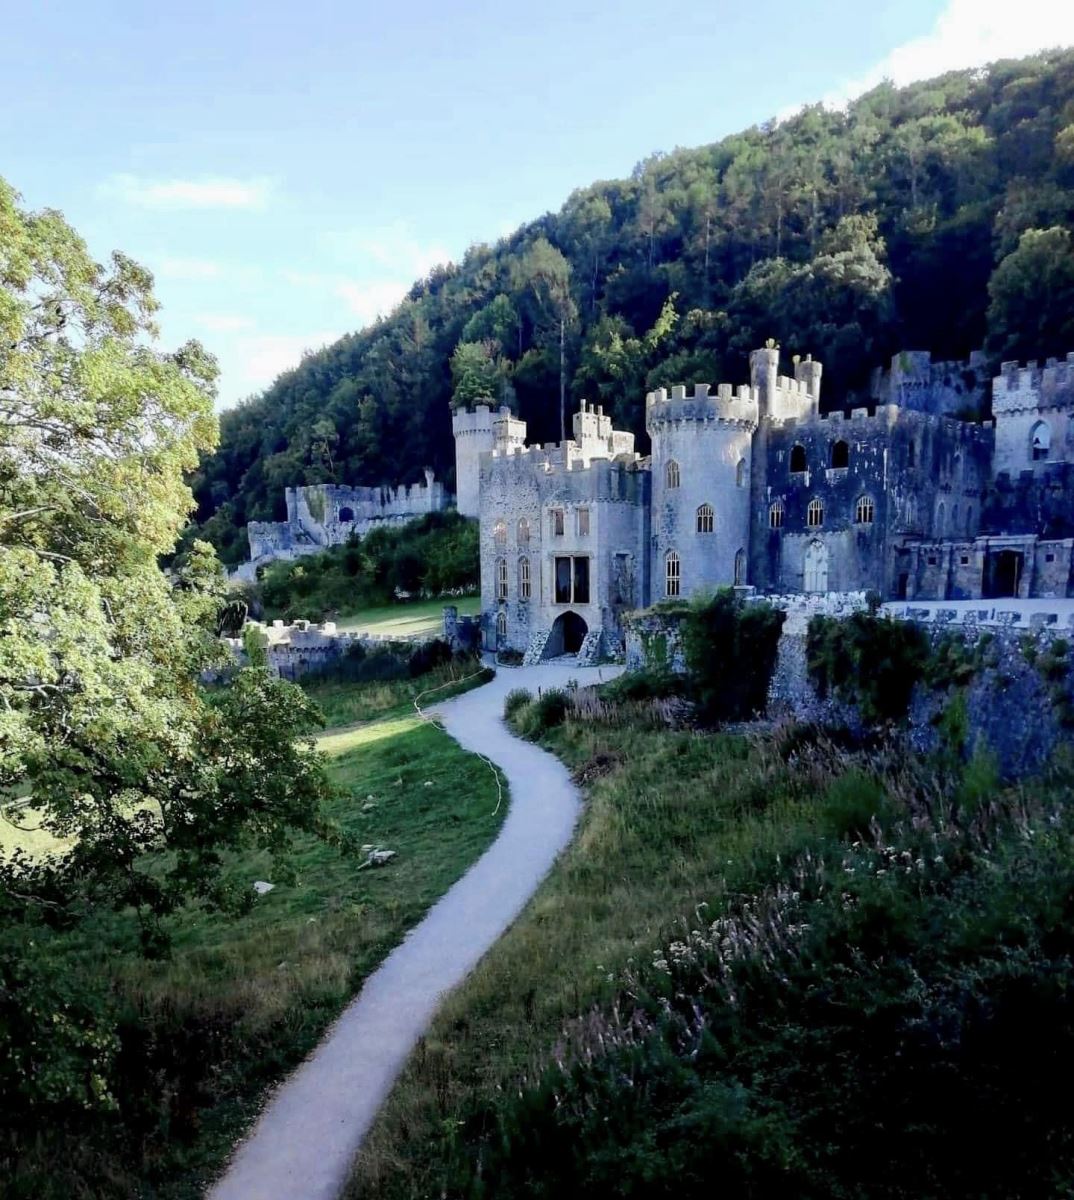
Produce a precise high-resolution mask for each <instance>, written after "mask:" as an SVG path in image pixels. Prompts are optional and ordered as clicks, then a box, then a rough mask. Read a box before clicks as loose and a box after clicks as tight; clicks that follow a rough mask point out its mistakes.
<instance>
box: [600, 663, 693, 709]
mask: <svg viewBox="0 0 1074 1200" xmlns="http://www.w3.org/2000/svg"><path fill="white" fill-rule="evenodd" d="M685 690H686V680H685V679H684V678H683V677H682V676H681V675H676V674H674V673H673V672H671V671H659V670H644V671H628V672H627V673H626V674H625V675H620V676H619V677H618V679H613V680H612V681H611V683H607V684H605V685H604V687H603V688H602V689H601V695H602V696H603V698H604V699H605V700H609V701H611V702H612V703H613V704H614V703H621V702H629V701H636V700H664V699H666V698H667V697H668V696H681V695H682V694H683V692H684V691H685Z"/></svg>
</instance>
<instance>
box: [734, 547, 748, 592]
mask: <svg viewBox="0 0 1074 1200" xmlns="http://www.w3.org/2000/svg"><path fill="white" fill-rule="evenodd" d="M745 582H746V551H745V550H738V551H736V552H735V586H736V587H742V586H743V585H744V584H745Z"/></svg>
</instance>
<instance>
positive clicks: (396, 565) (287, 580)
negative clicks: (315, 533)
mask: <svg viewBox="0 0 1074 1200" xmlns="http://www.w3.org/2000/svg"><path fill="white" fill-rule="evenodd" d="M477 538H478V530H477V522H476V521H471V520H468V519H467V518H465V517H460V516H459V515H458V514H457V513H451V512H448V513H428V514H426V515H425V516H423V517H419V518H418V519H417V520H415V521H411V522H409V523H408V524H406V525H403V526H400V527H398V528H385V529H375V530H373V531H372V532H371V533H369V534H367V535H366V536H365V537H364V538H363V539H362V540H361V541H357V542H348V543H347V544H346V545H343V546H332V547H329V548H328V549H327V550H324V551H322V552H321V553H320V554H309V555H306V556H304V557H303V558H301V559H299V560H298V561H297V562H276V563H272V564H270V565H269V566H268V567H267V568H266V569H265V571H264V574H263V575H262V578H261V580H260V584H259V587H258V589H257V593H258V597H259V599H260V602H261V604H262V606H263V608H264V611H265V615H266V617H268V618H270V619H271V618H276V617H282V618H283V619H284V620H294V619H295V618H302V619H309V620H320V619H323V618H324V617H326V616H329V615H334V614H338V613H353V612H357V611H360V610H361V609H363V608H368V607H370V606H373V605H380V604H388V603H390V602H391V601H392V600H393V599H394V598H395V595H396V593H397V592H408V593H411V594H422V595H427V596H436V595H442V594H444V593H449V592H456V591H476V590H477V587H478V583H479V578H478V577H479V563H480V559H479V553H478V542H477Z"/></svg>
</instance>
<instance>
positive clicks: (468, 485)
mask: <svg viewBox="0 0 1074 1200" xmlns="http://www.w3.org/2000/svg"><path fill="white" fill-rule="evenodd" d="M451 428H452V432H453V433H454V434H455V490H456V493H457V501H456V503H457V505H458V509H459V512H460V513H461V514H462V515H463V516H464V517H477V516H479V515H480V513H481V503H480V497H479V487H478V484H479V478H480V471H481V455H482V454H487V453H488V452H489V451H491V450H498V451H500V452H501V453H503V454H506V453H507V452H508V451H510V450H512V449H513V448H514V447H516V446H519V447H521V446H525V444H526V422H525V421H520V420H518V418H517V417H513V416H512V415H511V410H510V409H509V408H506V407H504V408H501V409H499V410H498V411H497V412H493V411H492V408H491V406H490V405H488V404H478V405H475V407H474V408H473V410H470V409H465V408H460V409H457V410H456V412H455V414H454V415H453V416H452V418H451Z"/></svg>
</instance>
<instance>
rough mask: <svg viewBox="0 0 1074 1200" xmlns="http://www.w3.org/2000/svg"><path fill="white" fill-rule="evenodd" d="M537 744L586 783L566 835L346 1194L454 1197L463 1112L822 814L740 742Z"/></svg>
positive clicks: (648, 739)
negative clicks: (571, 835) (450, 1185)
mask: <svg viewBox="0 0 1074 1200" xmlns="http://www.w3.org/2000/svg"><path fill="white" fill-rule="evenodd" d="M543 744H544V745H545V746H546V747H547V748H549V749H551V750H553V752H555V753H556V754H558V755H559V756H560V757H562V758H563V759H564V760H565V761H566V762H567V763H568V765H570V766H571V767H572V768H573V769H574V770H575V773H576V777H577V778H579V779H580V780H581V781H582V782H583V784H584V785H585V790H586V794H587V800H588V803H587V805H586V810H585V814H584V816H583V819H582V824H581V827H580V830H579V832H578V835H577V837H576V838H575V840H574V842H573V843H572V845H571V847H570V849H569V850H568V851H567V852H566V853H565V854H564V855H563V856H562V857H561V859H560V860H559V862H558V863H557V865H556V866H555V867H554V868H553V871H552V873H551V874H550V876H549V877H548V879H547V880H546V882H545V883H544V884H543V885H542V887H541V889H540V890H539V891H538V893H537V895H536V896H535V897H534V899H533V900H532V901H531V903H530V904H529V905H528V906H527V908H526V909H525V911H524V913H523V915H522V916H521V918H520V919H519V920H518V921H516V922H515V924H514V925H513V926H512V928H511V929H510V930H509V931H508V933H507V934H506V935H505V936H504V937H503V938H502V939H501V940H500V941H499V942H498V943H497V944H496V946H495V947H494V948H493V949H492V950H491V951H490V952H489V954H487V955H486V957H485V958H484V959H483V961H482V962H481V964H480V965H479V967H478V969H477V970H476V971H475V973H474V974H473V975H472V976H471V977H470V979H469V980H468V981H467V982H466V983H465V984H464V985H463V986H462V987H461V988H460V989H459V990H458V991H456V992H454V993H453V994H452V995H451V996H449V997H448V999H447V1001H446V1002H445V1004H444V1007H443V1008H442V1009H441V1011H440V1013H439V1014H438V1016H437V1017H436V1019H435V1021H434V1023H433V1025H432V1027H431V1029H430V1031H429V1034H428V1036H427V1037H426V1038H425V1039H424V1041H423V1043H422V1044H421V1046H420V1047H419V1049H418V1051H417V1052H416V1053H415V1055H414V1056H413V1057H412V1059H411V1061H410V1063H409V1064H408V1066H407V1068H406V1070H405V1072H404V1074H403V1076H402V1077H401V1079H400V1082H399V1083H398V1084H397V1085H396V1088H395V1090H394V1092H393V1093H392V1095H391V1097H390V1098H389V1101H388V1103H387V1105H386V1107H385V1109H384V1111H383V1112H382V1113H381V1116H380V1117H379V1119H378V1121H377V1123H376V1125H375V1126H374V1128H373V1130H372V1131H371V1134H370V1136H369V1138H368V1139H367V1141H366V1144H365V1147H364V1150H363V1153H362V1155H361V1157H360V1158H359V1160H358V1163H357V1164H356V1169H355V1173H354V1175H353V1177H352V1180H351V1183H350V1186H349V1188H348V1191H347V1192H346V1196H347V1197H348V1198H349V1200H357V1198H358V1197H361V1198H362V1200H368V1198H371V1197H392V1198H397V1197H398V1198H400V1200H401V1198H403V1197H414V1196H439V1195H446V1194H455V1193H454V1192H453V1191H445V1190H443V1189H444V1188H445V1184H446V1181H447V1179H448V1178H449V1176H450V1164H451V1162H452V1158H453V1155H454V1154H455V1153H456V1152H457V1149H458V1146H459V1144H460V1142H459V1139H460V1138H463V1137H465V1136H467V1135H466V1134H463V1133H462V1132H461V1131H462V1130H463V1129H464V1128H465V1127H466V1125H465V1121H466V1117H467V1115H468V1112H469V1110H470V1108H471V1105H472V1104H473V1103H474V1102H475V1101H479V1100H490V1099H494V1098H495V1097H496V1096H497V1095H499V1094H501V1093H500V1091H499V1089H501V1088H502V1089H503V1090H504V1093H510V1092H512V1091H513V1090H515V1089H517V1087H518V1083H519V1080H520V1079H521V1078H522V1077H523V1076H529V1077H532V1075H533V1073H534V1071H535V1069H536V1068H537V1067H538V1066H539V1064H541V1063H542V1062H545V1061H547V1059H548V1055H549V1053H550V1052H551V1049H552V1047H553V1046H554V1045H555V1043H556V1041H557V1039H558V1037H559V1035H560V1032H561V1030H562V1029H563V1027H564V1025H565V1024H566V1023H567V1022H568V1021H570V1020H571V1019H573V1018H574V1017H576V1016H578V1015H579V1014H581V1013H585V1012H587V1011H589V1010H590V1009H591V1008H592V1007H594V1006H597V1005H601V1004H605V1003H607V1002H609V1001H610V1000H611V999H612V997H613V996H614V995H615V994H616V991H617V990H618V988H619V987H620V986H621V984H622V972H623V970H624V969H625V968H626V967H627V966H628V964H629V963H630V961H631V959H634V960H635V961H641V960H642V959H645V960H646V961H647V960H648V959H649V958H650V957H651V955H652V953H653V950H654V948H655V947H658V946H659V945H660V944H661V942H662V939H663V936H664V934H665V933H667V932H668V931H669V930H670V929H678V930H680V931H681V930H682V929H683V928H685V927H686V922H688V921H695V920H696V919H697V918H696V917H695V916H694V914H695V912H696V910H697V905H698V904H699V903H700V902H703V901H704V902H707V903H714V902H716V901H718V900H719V899H720V898H721V897H723V896H725V895H726V894H727V891H728V889H729V888H731V889H733V888H736V887H742V886H747V884H748V883H749V882H752V881H755V879H756V877H757V874H758V872H759V871H760V872H763V871H764V870H768V869H770V867H771V865H772V864H773V863H774V862H775V861H776V855H777V854H780V853H782V854H783V855H784V856H785V857H786V856H787V855H788V854H791V853H793V852H795V851H796V850H797V849H798V848H799V847H800V846H802V845H806V844H809V843H810V839H813V838H816V837H818V836H821V831H822V829H823V823H824V821H825V820H826V819H827V815H826V813H825V810H824V807H823V806H822V805H820V804H818V802H817V790H818V787H822V785H820V784H818V781H817V779H815V778H814V776H813V774H812V773H811V772H810V770H809V769H808V768H804V767H799V768H798V769H797V770H795V771H792V770H791V769H790V768H789V767H788V766H787V765H786V763H784V762H783V761H782V759H780V758H779V757H778V755H776V754H775V753H774V752H773V751H772V750H771V749H770V748H767V747H766V746H765V744H764V743H761V742H754V741H752V740H748V739H747V738H745V737H741V736H730V735H720V734H695V733H672V732H669V731H663V730H662V731H656V730H653V729H651V728H648V729H647V728H643V727H640V726H631V725H629V724H627V725H626V726H625V727H620V728H607V727H600V726H593V725H589V724H585V723H581V722H576V721H572V720H568V721H567V723H566V725H564V726H562V727H561V728H559V729H556V730H554V731H553V732H552V733H550V734H547V735H546V736H545V739H544V742H543ZM490 1184H491V1181H490ZM489 1194H494V1192H490V1193H489Z"/></svg>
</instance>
